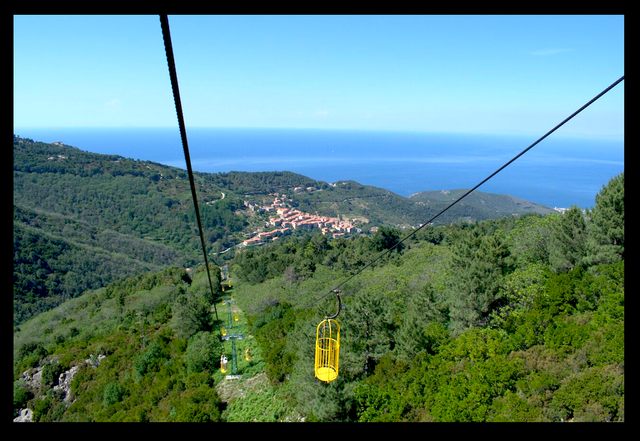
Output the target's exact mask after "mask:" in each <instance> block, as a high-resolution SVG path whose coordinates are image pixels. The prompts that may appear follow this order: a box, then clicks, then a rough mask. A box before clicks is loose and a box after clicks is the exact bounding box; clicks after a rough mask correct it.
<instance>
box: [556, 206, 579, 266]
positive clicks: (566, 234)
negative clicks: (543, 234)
mask: <svg viewBox="0 0 640 441" xmlns="http://www.w3.org/2000/svg"><path fill="white" fill-rule="evenodd" d="M586 239H587V224H586V220H585V215H584V213H583V212H582V210H581V209H580V208H579V207H577V206H575V205H574V206H572V207H571V208H570V209H569V210H567V211H565V212H564V213H563V214H562V215H560V216H559V217H558V218H557V219H556V222H555V223H554V225H553V228H552V231H551V241H550V242H551V243H550V246H549V263H550V266H551V268H552V269H553V271H554V272H556V273H558V274H560V273H563V272H566V271H570V270H572V269H574V268H576V267H577V266H579V265H581V264H582V263H583V259H584V257H585V254H586Z"/></svg>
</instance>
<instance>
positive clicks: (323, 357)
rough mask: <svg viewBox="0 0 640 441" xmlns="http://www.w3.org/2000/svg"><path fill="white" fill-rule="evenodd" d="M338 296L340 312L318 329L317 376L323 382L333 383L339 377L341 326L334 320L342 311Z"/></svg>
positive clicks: (321, 323)
mask: <svg viewBox="0 0 640 441" xmlns="http://www.w3.org/2000/svg"><path fill="white" fill-rule="evenodd" d="M336 295H337V296H338V312H337V313H336V314H335V315H333V316H331V317H326V318H325V319H324V320H323V321H321V322H320V324H319V325H318V327H317V329H316V358H315V375H316V378H318V379H319V380H321V381H324V382H327V383H329V382H331V381H333V380H335V379H336V378H337V377H338V362H339V355H340V325H339V324H338V322H337V321H335V320H334V319H335V318H336V317H337V316H338V314H339V313H340V309H341V303H340V295H339V292H336Z"/></svg>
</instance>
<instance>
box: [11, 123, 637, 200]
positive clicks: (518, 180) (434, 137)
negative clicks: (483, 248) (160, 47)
mask: <svg viewBox="0 0 640 441" xmlns="http://www.w3.org/2000/svg"><path fill="white" fill-rule="evenodd" d="M14 134H16V135H18V136H21V137H23V138H31V139H33V140H35V141H42V142H56V141H61V142H63V143H64V144H67V145H71V146H74V147H77V148H79V149H81V150H84V151H89V152H94V153H104V154H118V155H122V156H124V157H127V158H133V159H140V160H149V161H154V162H158V163H161V164H165V165H170V166H174V167H179V168H182V169H185V168H186V165H185V159H184V152H183V148H182V142H181V140H180V134H179V131H178V128H177V126H176V128H117V129H108V128H14ZM538 137H539V136H530V137H527V136H515V135H513V136H503V135H500V136H498V135H471V134H442V133H418V132H382V131H380V132H377V131H357V130H315V129H232V128H229V129H220V128H187V138H188V143H189V151H190V156H191V163H192V166H193V169H194V170H196V171H200V172H209V173H217V172H228V171H285V170H286V171H292V172H295V173H300V174H302V175H305V176H308V177H310V178H313V179H316V180H321V181H325V182H330V183H331V182H336V181H339V180H354V181H357V182H359V183H361V184H366V185H373V186H376V187H381V188H385V189H387V190H390V191H392V192H394V193H396V194H399V195H402V196H409V195H411V194H412V193H416V192H419V191H424V190H452V189H458V188H472V187H474V186H475V185H477V184H478V183H479V182H481V181H482V180H483V179H484V178H486V177H487V176H489V175H490V174H491V173H493V172H494V171H495V170H497V169H498V168H499V167H501V166H502V165H503V164H504V163H506V162H507V161H508V160H510V159H511V158H512V157H514V156H515V155H516V154H518V153H520V152H521V151H522V150H523V149H525V148H526V147H528V146H529V145H531V144H532V143H533V142H535V141H536V140H537V139H538ZM623 171H624V141H623V140H603V139H596V138H589V139H578V138H567V137H563V136H557V135H555V134H552V135H550V136H549V137H548V138H546V139H545V140H543V141H542V142H541V143H539V144H538V145H536V146H535V147H533V149H531V150H530V151H529V152H527V153H526V154H524V155H523V156H522V157H520V158H519V159H518V160H516V161H515V162H513V163H512V164H511V165H509V166H508V167H507V168H506V169H504V170H502V171H501V172H500V173H498V174H497V175H495V176H494V177H493V178H492V179H490V180H489V181H488V182H486V183H485V184H483V185H482V186H481V187H480V188H478V190H479V191H484V192H489V193H498V194H509V195H512V196H516V197H519V198H522V199H526V200H529V201H532V202H537V203H540V204H543V205H547V206H549V207H552V208H553V207H565V208H568V207H570V206H572V205H577V206H579V207H581V208H590V207H593V206H594V205H595V196H596V194H598V193H599V192H600V190H601V189H602V187H603V186H604V185H606V184H607V183H608V182H609V180H610V179H611V178H613V177H614V176H616V175H618V174H620V173H621V172H623Z"/></svg>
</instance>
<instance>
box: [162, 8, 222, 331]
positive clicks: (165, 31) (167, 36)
mask: <svg viewBox="0 0 640 441" xmlns="http://www.w3.org/2000/svg"><path fill="white" fill-rule="evenodd" d="M160 25H161V27H162V38H163V39H164V48H165V52H166V54H167V64H168V65H169V76H170V77H171V89H172V90H173V99H174V101H175V105H176V113H177V114H178V125H179V127H180V137H181V138H182V148H183V149H184V159H185V161H186V163H187V172H188V174H189V184H190V186H191V196H192V198H193V206H194V207H195V211H196V219H197V221H198V231H199V233H200V243H201V244H202V253H203V254H204V263H205V268H206V270H207V277H208V278H209V288H210V289H211V296H212V298H213V299H215V292H214V289H213V282H212V281H211V272H210V270H209V259H208V258H207V248H206V245H205V243H204V234H203V230H202V221H201V220H200V210H199V209H198V198H197V196H196V187H195V182H194V179H193V170H192V168H191V159H190V156H189V144H188V142H187V131H186V129H185V124H184V117H183V115H182V104H181V101H180V90H179V89H178V75H177V74H176V66H175V60H174V58H173V46H172V44H171V33H170V31H169V19H168V18H167V16H166V15H161V16H160ZM213 310H214V312H215V314H216V320H219V318H218V309H217V308H216V304H215V301H214V303H213Z"/></svg>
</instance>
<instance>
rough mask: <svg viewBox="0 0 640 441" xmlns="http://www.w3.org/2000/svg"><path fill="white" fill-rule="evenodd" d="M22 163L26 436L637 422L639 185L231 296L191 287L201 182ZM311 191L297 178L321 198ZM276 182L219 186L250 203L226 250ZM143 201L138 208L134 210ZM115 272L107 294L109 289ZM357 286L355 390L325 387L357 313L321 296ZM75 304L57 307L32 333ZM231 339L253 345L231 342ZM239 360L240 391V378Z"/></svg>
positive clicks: (385, 234) (313, 265)
mask: <svg viewBox="0 0 640 441" xmlns="http://www.w3.org/2000/svg"><path fill="white" fill-rule="evenodd" d="M17 143H18V144H15V143H14V163H15V164H18V166H16V165H15V164H14V179H15V185H16V187H15V188H14V193H15V194H16V196H15V197H14V304H20V305H23V306H22V313H23V320H22V321H21V322H20V323H19V325H18V326H17V327H16V328H15V331H14V360H13V361H14V417H15V416H17V414H18V413H19V412H20V410H21V409H30V410H31V411H32V420H34V421H354V422H355V421H359V422H374V421H375V422H402V421H408V422H410V421H442V422H445V421H461V422H467V421H468V422H471V421H495V422H499V421H522V422H528V421H531V422H534V421H624V420H625V415H624V407H625V406H624V402H625V401H624V396H625V393H624V365H625V363H624V346H625V344H624V174H621V175H619V176H615V177H613V178H612V179H611V181H610V182H609V183H607V185H606V186H603V188H602V190H601V191H600V193H599V194H598V196H597V197H596V201H595V202H596V203H595V206H594V208H593V209H592V210H584V211H583V210H581V209H579V208H578V207H571V208H570V209H569V210H567V211H566V212H564V213H555V214H549V215H539V214H529V215H520V216H508V217H503V218H501V219H488V220H480V221H473V222H462V223H446V224H443V225H428V226H425V227H424V228H422V229H421V230H420V231H418V232H417V233H416V234H415V235H413V236H412V237H411V238H410V239H409V240H407V241H405V242H404V243H403V244H402V246H401V247H397V248H395V249H394V250H393V251H392V252H389V253H386V254H385V255H384V257H383V258H381V259H379V260H377V261H376V263H375V264H374V265H371V266H368V264H369V263H370V262H372V261H373V260H374V259H376V258H377V257H379V256H380V253H381V252H384V251H385V250H387V249H389V248H390V246H392V245H391V244H394V243H396V242H397V239H398V238H400V237H403V236H404V231H403V230H401V229H400V228H399V227H398V226H397V223H396V224H394V223H393V222H391V223H389V224H388V225H387V226H383V227H381V228H379V229H378V231H377V232H376V233H375V234H371V235H358V236H355V237H351V238H349V239H342V238H341V239H329V238H327V237H326V236H324V235H322V234H320V233H319V232H318V231H314V230H310V231H307V232H304V233H300V234H295V235H291V236H287V237H284V238H282V240H280V241H277V242H274V243H272V244H269V245H265V246H262V247H258V248H244V249H242V250H241V251H240V250H238V251H236V252H235V253H234V255H233V256H232V257H230V258H229V260H228V261H227V262H225V263H227V267H228V270H227V269H224V270H221V268H218V267H217V266H215V265H212V266H211V270H212V272H211V273H212V274H214V275H215V280H214V281H213V282H214V285H215V290H214V292H211V290H210V287H209V284H208V280H207V277H206V271H204V268H203V267H202V266H200V265H197V264H196V265H195V266H192V267H190V269H189V270H188V271H187V270H185V265H190V266H191V263H189V260H188V259H189V258H190V256H193V255H195V256H196V257H195V258H193V257H191V259H193V260H192V261H191V262H194V261H195V259H197V255H198V253H197V251H198V250H197V238H193V237H192V236H191V235H192V234H193V231H192V230H193V219H192V218H190V216H193V214H192V213H190V212H189V210H188V208H187V207H188V205H189V204H188V202H187V201H188V199H189V194H188V187H187V186H184V185H183V184H184V181H185V179H184V178H180V176H179V174H180V171H178V170H177V169H170V168H164V167H162V166H159V165H155V164H152V163H146V162H139V161H130V160H126V159H124V158H119V157H105V156H101V155H96V156H95V157H94V156H92V154H86V155H87V156H83V155H84V153H83V154H82V155H80V156H82V158H84V159H82V160H79V161H77V162H75V163H69V162H65V160H64V159H60V160H59V161H58V160H57V159H55V158H57V156H56V155H58V154H60V155H62V156H67V155H70V150H69V148H68V147H64V148H63V147H62V146H60V149H61V150H59V152H58V151H53V150H51V148H52V147H51V146H50V145H42V144H39V143H32V142H27V141H25V140H18V141H17ZM26 144H28V145H29V148H34V149H42V152H41V154H40V156H39V158H40V159H37V158H38V155H37V154H36V153H37V150H34V151H32V152H31V153H30V154H24V157H21V158H19V159H20V160H18V159H17V158H18V156H20V155H22V154H23V153H24V151H23V150H21V148H22V147H24V146H25V145H26ZM43 156H45V158H44V159H45V161H44V163H43V161H42V157H43ZM48 157H54V159H52V160H48V159H47V158H48ZM96 161H98V162H96ZM98 164H99V165H98ZM122 164H124V165H125V168H124V169H122V168H120V165H122ZM156 167H157V168H156ZM36 170H38V172H37V173H36V172H35V171H36ZM98 170H100V171H98ZM122 170H130V172H127V173H124V174H120V171H122ZM170 172H171V173H175V174H174V175H170ZM114 174H115V175H114ZM138 174H139V175H138ZM105 176H110V178H108V179H105ZM154 176H156V177H157V179H156V178H154ZM169 176H171V177H170V178H169ZM297 176H298V175H294V174H286V173H284V174H282V175H281V177H282V178H283V179H284V180H286V181H287V182H288V181H289V180H290V181H291V182H290V183H295V184H301V183H304V180H302V182H301V181H300V179H302V178H298V177H297ZM120 179H122V180H121V181H120ZM262 180H264V182H263V183H264V184H266V183H268V182H270V179H269V178H268V175H266V174H265V175H259V176H258V177H256V180H251V178H250V177H248V176H246V175H244V174H241V173H239V174H235V173H230V174H227V175H224V176H223V175H215V176H209V175H202V176H199V177H198V182H199V186H200V187H199V189H198V191H199V192H200V191H201V190H202V193H203V195H205V196H203V198H202V199H203V200H211V201H213V200H218V201H219V202H223V201H226V200H227V198H225V199H221V196H220V192H222V191H224V192H226V193H227V194H228V195H229V196H228V198H229V201H228V202H225V203H228V204H230V205H229V206H227V208H226V209H224V210H222V209H221V211H220V212H218V211H217V208H211V211H209V212H207V213H206V214H205V216H206V217H207V221H206V222H207V224H208V225H210V226H212V228H211V229H210V230H211V233H210V234H212V235H213V234H214V233H213V231H214V230H215V228H213V227H215V226H216V225H220V224H223V225H224V227H223V228H222V229H221V230H220V231H221V233H220V234H222V237H224V235H225V234H226V235H233V234H237V233H239V231H240V230H239V229H241V228H243V226H242V224H243V222H247V223H251V222H252V218H251V216H249V215H248V214H247V211H246V210H243V209H242V208H241V207H240V206H241V205H242V198H240V197H238V198H234V196H236V195H237V194H236V193H234V192H233V191H231V190H230V189H235V191H238V192H240V193H242V192H247V193H249V192H252V191H253V192H258V191H259V188H260V185H261V183H260V182H261V181H262ZM223 181H224V182H223ZM283 182H284V181H283ZM306 183H307V184H313V183H308V182H306ZM205 184H207V185H205ZM269 185H271V187H270V188H269V190H268V191H274V190H275V188H276V187H275V186H274V184H273V183H271V184H269ZM315 185H317V183H316V184H315ZM354 185H355V184H354ZM69 186H71V187H69ZM16 188H17V189H18V190H19V191H18V190H16ZM63 188H75V189H74V191H68V192H67V191H62V189H63ZM124 188H126V189H129V190H131V189H134V190H135V191H133V192H132V193H131V194H129V193H127V196H126V197H123V196H122V191H118V190H117V189H121V190H122V189H124ZM331 188H333V189H334V190H332V191H339V189H338V187H337V186H336V187H331ZM352 188H353V187H352ZM136 192H137V193H136ZM327 195H329V189H328V187H325V188H324V189H323V192H322V193H320V197H323V198H324V197H326V196H327ZM304 196H305V197H307V199H308V200H312V199H313V198H314V197H315V196H313V195H311V197H310V195H308V194H307V195H304ZM133 200H135V201H136V203H134V202H133ZM137 203H140V204H144V206H143V208H138V206H137ZM300 203H301V204H302V202H300ZM233 204H238V205H237V206H234V205H233ZM154 207H155V208H154ZM205 207H218V202H216V204H213V205H208V206H207V205H205ZM220 207H224V206H223V205H220ZM101 210H102V211H101ZM112 210H113V212H114V213H116V214H115V215H114V216H115V217H112V216H111V215H109V216H105V215H104V213H105V212H109V213H111V212H112ZM136 210H140V211H136ZM154 210H155V211H154ZM205 210H207V209H205ZM143 212H144V213H147V212H148V213H154V215H153V216H147V215H146V214H143ZM225 216H231V217H230V218H226V217H225ZM183 220H184V222H183ZM234 222H238V224H237V225H235V224H234ZM234 225H235V226H234ZM394 225H395V226H394ZM185 230H188V232H189V234H182V233H184V232H185ZM132 232H137V234H135V235H134V234H131V233H132ZM190 234H191V235H190ZM211 237H213V236H210V238H209V239H208V240H209V243H215V242H213V239H212V238H211ZM125 250H126V251H127V252H126V253H125ZM125 256H126V257H125ZM176 262H178V263H179V264H178V265H175V264H174V263H176ZM125 264H126V265H125ZM118 265H121V266H122V267H127V268H128V269H129V270H130V271H131V273H129V274H126V273H123V272H122V268H120V267H119V266H118ZM367 266H368V267H367ZM365 267H366V269H365ZM16 268H19V269H18V271H17V272H16ZM67 268H68V270H67ZM95 272H98V273H101V274H104V275H103V276H102V277H103V281H102V284H98V285H92V283H94V282H93V281H92V280H90V279H89V278H88V274H90V273H95ZM31 274H33V275H31ZM66 274H70V275H69V276H66ZM85 274H87V279H83V276H84V275H85ZM109 274H114V276H112V277H107V275H109ZM115 274H117V275H115ZM36 276H38V277H36ZM227 276H229V277H230V280H229V279H227ZM352 276H354V277H353V278H351V277H352ZM43 280H44V281H43ZM347 280H348V281H347ZM343 281H347V282H346V283H345V284H344V286H343V287H342V290H343V293H342V301H343V304H344V307H345V309H344V310H342V312H341V313H340V316H339V321H340V325H341V348H340V374H339V376H338V379H337V380H335V381H333V382H331V383H328V384H326V383H322V382H320V381H318V380H317V379H315V378H314V374H313V354H314V339H315V327H316V326H317V324H318V323H319V321H320V320H321V319H322V318H324V316H325V315H327V314H329V313H334V312H335V308H336V304H335V299H334V298H332V297H322V296H323V295H324V294H325V293H327V292H328V291H329V290H330V289H332V288H334V287H335V286H336V285H338V284H340V283H342V282H343ZM16 287H20V289H19V290H18V291H16ZM55 289H58V290H59V292H58V294H57V295H58V296H59V299H58V300H51V302H52V303H55V305H52V307H51V308H45V309H47V310H40V311H34V312H32V313H30V310H29V305H31V304H34V305H35V304H39V303H38V302H39V301H42V300H43V299H46V298H47V297H48V296H49V294H50V293H51V292H52V291H55ZM16 293H20V295H21V296H22V297H19V296H18V295H17V294H16ZM232 299H233V300H232ZM18 300H19V301H18ZM53 306H56V307H53ZM214 308H215V309H214ZM216 316H217V317H216ZM234 316H237V317H238V319H239V320H238V321H237V322H236V321H235V319H234ZM222 329H225V332H226V331H227V330H228V331H229V333H234V332H236V333H242V334H243V336H244V338H242V339H237V340H233V341H231V340H229V339H221V338H220V334H221V330H222ZM227 335H229V334H227ZM232 343H233V347H232ZM232 349H233V350H235V353H236V357H235V358H234V359H233V360H234V362H235V363H236V365H233V366H234V367H235V368H237V370H238V372H239V374H240V375H239V377H240V378H237V379H229V378H227V376H226V375H225V374H223V373H222V372H221V371H220V367H221V366H220V354H221V353H223V354H226V355H230V354H232ZM249 352H250V353H251V357H248V356H247V357H245V354H248V353H249Z"/></svg>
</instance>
